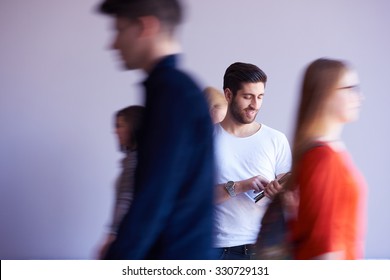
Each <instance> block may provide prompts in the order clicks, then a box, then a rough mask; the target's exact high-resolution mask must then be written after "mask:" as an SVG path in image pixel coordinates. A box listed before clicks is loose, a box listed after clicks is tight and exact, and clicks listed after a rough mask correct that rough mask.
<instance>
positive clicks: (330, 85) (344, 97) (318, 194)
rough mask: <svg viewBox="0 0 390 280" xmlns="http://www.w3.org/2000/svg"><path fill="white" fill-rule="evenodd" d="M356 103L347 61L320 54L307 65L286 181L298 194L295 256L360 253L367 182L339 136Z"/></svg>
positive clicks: (356, 255) (354, 116) (358, 255)
mask: <svg viewBox="0 0 390 280" xmlns="http://www.w3.org/2000/svg"><path fill="white" fill-rule="evenodd" d="M361 102H362V95H361V92H360V90H359V79H358V75H357V73H356V71H355V70H353V69H352V68H351V66H350V65H349V64H348V63H347V62H345V61H340V60H333V59H326V58H321V59H318V60H315V61H313V62H312V63H311V64H310V65H309V66H308V67H307V69H306V71H305V74H304V78H303V83H302V88H301V93H300V101H299V108H298V113H297V120H296V128H295V133H294V146H293V167H292V171H293V175H292V184H291V185H290V186H291V187H293V189H294V188H296V189H294V191H296V192H297V194H298V196H299V206H298V209H297V216H296V218H295V220H294V221H293V223H292V232H291V234H292V241H293V244H294V248H295V249H294V257H295V258H296V259H359V258H362V257H363V240H364V237H363V236H364V228H365V224H364V223H365V222H364V220H365V218H364V216H365V214H364V213H365V199H366V194H365V193H366V184H365V180H364V178H363V176H362V175H361V174H360V172H359V171H358V170H357V168H356V167H355V165H354V164H353V161H352V159H351V157H350V155H349V154H348V151H347V149H346V146H345V144H344V142H343V140H342V131H343V128H344V126H345V124H347V123H350V122H353V121H355V120H356V119H357V118H358V115H359V109H360V105H361Z"/></svg>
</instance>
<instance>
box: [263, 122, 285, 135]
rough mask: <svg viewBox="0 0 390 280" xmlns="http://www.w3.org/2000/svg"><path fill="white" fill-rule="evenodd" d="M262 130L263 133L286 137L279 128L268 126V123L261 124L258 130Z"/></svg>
mask: <svg viewBox="0 0 390 280" xmlns="http://www.w3.org/2000/svg"><path fill="white" fill-rule="evenodd" d="M261 130H262V131H263V132H264V133H267V134H269V135H271V136H273V137H278V138H286V135H285V134H284V133H283V132H281V131H280V130H277V129H275V128H272V127H269V126H268V125H265V124H263V123H262V124H261V128H260V131H261Z"/></svg>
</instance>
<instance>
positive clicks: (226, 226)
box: [214, 124, 291, 248]
mask: <svg viewBox="0 0 390 280" xmlns="http://www.w3.org/2000/svg"><path fill="white" fill-rule="evenodd" d="M214 139H215V152H216V155H215V156H216V172H217V173H216V181H217V184H225V183H226V182H228V181H241V180H246V179H249V178H251V177H253V176H257V175H261V176H263V177H264V178H266V179H268V180H269V181H272V180H274V179H275V177H276V176H277V175H279V174H281V173H286V172H288V171H290V168H291V150H290V145H289V143H288V140H287V138H286V136H285V135H284V134H283V133H281V132H279V131H277V130H275V129H272V128H270V127H268V126H266V125H264V124H262V125H261V128H260V130H259V131H257V132H256V133H255V134H253V135H251V136H249V137H236V136H234V135H232V134H229V133H228V132H226V131H225V130H224V129H223V128H222V127H221V125H220V124H216V125H215V130H214ZM255 196H256V194H255V193H254V192H253V191H248V192H246V193H241V194H238V195H237V196H236V197H232V198H230V199H228V200H227V201H225V202H222V203H220V204H217V205H216V207H215V229H214V247H217V248H219V247H232V246H238V245H244V244H254V243H255V242H256V240H257V235H258V233H259V231H260V225H261V219H262V217H263V215H264V212H265V210H266V208H267V205H268V204H269V202H270V200H269V199H268V198H266V197H264V198H263V199H261V200H260V201H259V202H257V203H255V202H254V200H253V198H254V197H255Z"/></svg>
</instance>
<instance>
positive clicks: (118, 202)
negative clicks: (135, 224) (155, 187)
mask: <svg viewBox="0 0 390 280" xmlns="http://www.w3.org/2000/svg"><path fill="white" fill-rule="evenodd" d="M143 114H144V107H142V106H136V105H134V106H129V107H126V108H123V109H121V110H119V111H118V112H117V113H116V114H115V134H116V135H117V139H118V144H119V149H120V151H122V152H123V153H124V154H125V157H124V158H123V159H122V160H121V173H120V175H119V177H118V179H117V181H116V184H115V204H114V211H113V216H112V221H111V225H110V228H109V233H108V234H107V236H106V238H105V240H104V242H103V244H102V245H101V247H100V250H99V253H98V258H99V259H101V258H103V257H104V256H105V254H106V252H107V249H108V247H109V246H110V245H111V243H112V242H113V241H114V240H115V238H116V235H117V232H118V227H119V224H120V222H121V221H122V219H123V216H124V215H125V214H126V212H127V211H128V209H129V207H130V204H131V202H132V200H133V195H134V173H135V169H136V166H137V146H138V141H139V136H140V131H141V125H142V118H143Z"/></svg>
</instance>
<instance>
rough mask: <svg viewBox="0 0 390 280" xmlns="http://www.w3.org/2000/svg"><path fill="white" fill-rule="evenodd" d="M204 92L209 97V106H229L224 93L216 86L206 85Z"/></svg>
mask: <svg viewBox="0 0 390 280" xmlns="http://www.w3.org/2000/svg"><path fill="white" fill-rule="evenodd" d="M203 93H204V95H205V97H206V99H207V102H208V104H209V107H210V108H212V107H215V106H217V105H222V106H227V101H226V99H225V96H224V94H223V93H222V92H221V91H219V90H218V89H216V88H214V87H206V88H205V89H204V90H203Z"/></svg>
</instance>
